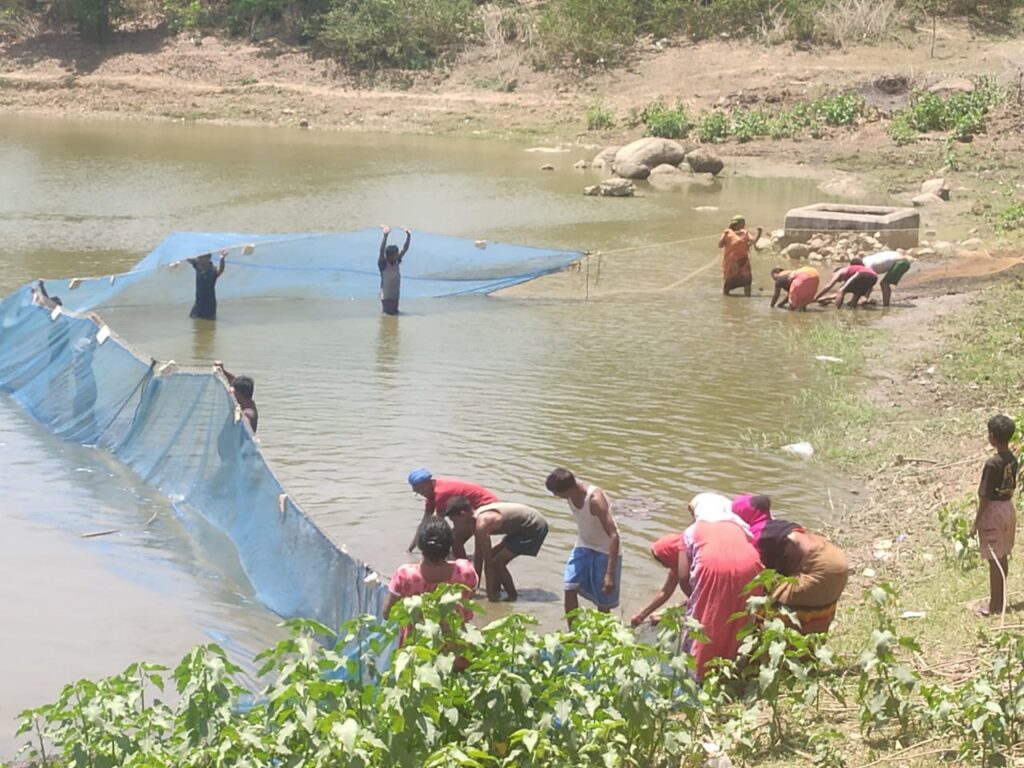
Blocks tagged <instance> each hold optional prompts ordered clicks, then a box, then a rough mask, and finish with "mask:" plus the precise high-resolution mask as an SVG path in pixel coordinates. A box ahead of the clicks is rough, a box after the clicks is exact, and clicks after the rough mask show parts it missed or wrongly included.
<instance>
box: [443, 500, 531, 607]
mask: <svg viewBox="0 0 1024 768" xmlns="http://www.w3.org/2000/svg"><path fill="white" fill-rule="evenodd" d="M444 515H445V517H447V518H449V519H450V520H451V521H452V528H453V529H454V533H455V540H454V542H453V545H452V551H453V552H454V553H455V556H456V557H462V556H464V555H465V551H466V550H465V545H466V541H467V540H469V538H470V537H473V538H474V539H475V542H476V544H475V549H474V551H473V565H474V566H475V567H476V572H477V576H479V575H480V573H481V570H482V571H483V574H484V576H485V577H486V581H487V599H488V600H490V601H491V602H492V603H493V602H497V601H498V600H500V599H501V590H505V594H506V595H507V597H506V600H508V601H509V602H512V601H513V600H516V599H518V597H519V593H518V592H517V591H516V585H515V583H514V582H513V581H512V574H511V573H509V570H508V564H509V563H510V562H512V560H514V559H515V558H517V557H519V555H526V556H527V557H536V556H537V553H538V552H540V547H541V545H542V544H543V543H544V539H545V538H547V535H548V521H547V520H545V519H544V516H543V515H542V514H541V513H540V512H538V511H537V510H536V509H534V508H533V507H528V506H526V505H525V504H515V503H512V502H505V501H497V502H493V503H491V504H484V505H483V506H480V507H476V508H475V509H474V507H473V502H471V501H470V500H469V499H468V498H466V497H465V496H456V497H455V498H453V499H452V500H451V501H449V502H448V505H447V506H446V507H445V509H444ZM499 535H500V536H504V538H503V539H502V540H501V541H500V542H498V545H497V546H495V547H492V546H491V536H499Z"/></svg>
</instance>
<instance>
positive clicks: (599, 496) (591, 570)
mask: <svg viewBox="0 0 1024 768" xmlns="http://www.w3.org/2000/svg"><path fill="white" fill-rule="evenodd" d="M545 485H546V486H547V489H548V490H549V491H551V493H553V494H554V495H555V496H557V497H558V498H560V499H565V500H566V501H567V502H569V511H570V512H572V515H573V517H574V518H575V519H576V527H577V529H578V535H577V537H576V544H575V546H574V547H573V548H572V552H571V553H569V561H568V562H567V563H566V564H565V613H566V621H567V622H568V623H569V628H570V629H572V612H573V611H575V610H576V609H577V608H579V605H580V601H579V596H580V595H581V594H582V595H583V596H584V597H585V598H587V600H589V601H590V602H592V603H593V604H594V605H596V606H597V608H598V610H600V611H603V612H605V613H608V612H609V611H611V609H612V608H616V607H618V605H619V584H620V581H621V576H622V557H621V556H620V554H619V551H620V547H619V527H618V526H617V525H616V524H615V518H614V517H612V508H611V502H610V501H608V497H607V496H605V494H604V491H602V490H601V489H600V488H598V487H597V486H596V485H584V484H582V483H580V482H578V481H577V480H576V477H575V476H574V475H573V473H572V472H570V471H569V470H568V469H562V468H558V469H556V470H554V471H553V472H552V473H551V474H550V475H548V479H547V482H546V483H545Z"/></svg>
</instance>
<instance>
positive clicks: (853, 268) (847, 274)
mask: <svg viewBox="0 0 1024 768" xmlns="http://www.w3.org/2000/svg"><path fill="white" fill-rule="evenodd" d="M861 272H867V273H868V274H869V275H875V276H876V277H877V275H878V273H876V272H875V270H873V269H872V268H871V267H865V266H864V265H863V264H851V265H850V266H848V267H847V268H846V269H844V270H843V271H842V272H841V273H840V274H841V275H842V278H843V280H849V279H850V278H851V277H853V276H854V275H856V274H860V273H861Z"/></svg>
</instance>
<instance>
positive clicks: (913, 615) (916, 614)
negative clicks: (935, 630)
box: [900, 611, 928, 619]
mask: <svg viewBox="0 0 1024 768" xmlns="http://www.w3.org/2000/svg"><path fill="white" fill-rule="evenodd" d="M927 615H928V614H926V613H925V612H924V611H904V612H903V613H901V614H900V618H901V619H923V618H924V617H925V616H927Z"/></svg>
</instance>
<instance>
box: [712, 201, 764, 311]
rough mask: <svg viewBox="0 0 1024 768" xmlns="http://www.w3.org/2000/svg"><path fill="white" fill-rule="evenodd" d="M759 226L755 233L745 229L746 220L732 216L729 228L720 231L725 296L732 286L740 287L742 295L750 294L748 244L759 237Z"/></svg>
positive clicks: (750, 244)
mask: <svg viewBox="0 0 1024 768" xmlns="http://www.w3.org/2000/svg"><path fill="white" fill-rule="evenodd" d="M761 231H762V230H761V228H760V227H758V228H757V235H756V236H755V235H751V234H750V233H749V232H748V231H747V220H746V219H745V218H743V217H742V216H733V217H732V219H731V220H730V221H729V228H728V229H726V230H725V231H724V232H722V237H721V239H720V240H719V241H718V247H719V248H721V249H722V293H723V294H724V295H726V296H728V295H729V291H731V290H733V289H734V288H742V289H743V295H744V296H749V295H750V283H751V280H752V277H751V272H750V246H752V245H754V244H755V243H756V242H757V241H758V240H760V239H761Z"/></svg>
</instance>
